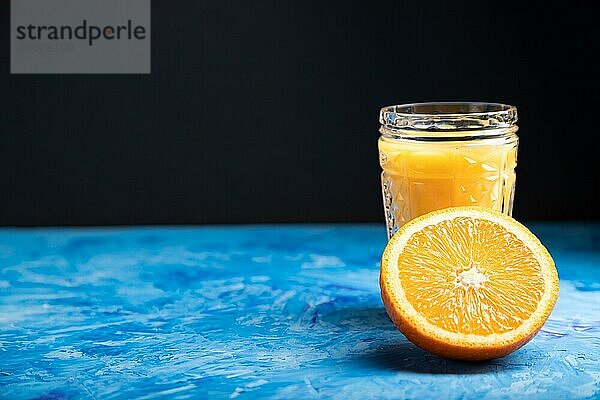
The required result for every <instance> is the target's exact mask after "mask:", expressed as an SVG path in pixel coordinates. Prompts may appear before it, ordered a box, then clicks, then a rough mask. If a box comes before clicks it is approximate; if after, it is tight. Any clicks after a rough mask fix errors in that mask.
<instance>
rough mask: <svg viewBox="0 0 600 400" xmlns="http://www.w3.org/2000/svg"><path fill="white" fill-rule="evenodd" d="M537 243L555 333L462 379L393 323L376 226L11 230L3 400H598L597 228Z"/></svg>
mask: <svg viewBox="0 0 600 400" xmlns="http://www.w3.org/2000/svg"><path fill="white" fill-rule="evenodd" d="M533 230H534V232H535V233H537V234H538V235H539V236H540V238H541V239H542V241H543V242H544V243H545V244H546V245H547V247H548V248H549V250H550V251H551V253H552V254H553V256H554V258H555V260H556V264H557V267H558V269H559V274H560V278H561V293H560V297H559V301H558V304H557V306H556V308H555V310H554V312H553V314H552V316H551V318H550V320H549V321H548V323H547V324H546V325H545V326H544V328H543V330H542V331H541V332H540V333H539V334H538V335H537V336H536V337H535V339H534V340H533V341H532V342H530V343H529V344H528V345H527V346H525V347H524V348H522V349H521V350H519V351H517V352H516V353H514V354H512V355H510V356H508V357H505V358H503V359H500V360H494V361H490V362H486V363H461V362H455V361H448V360H444V359H440V358H437V357H435V356H433V355H430V354H428V353H426V352H424V351H422V350H420V349H418V348H416V347H415V346H413V345H412V344H411V343H409V342H407V340H406V339H405V338H404V337H403V336H402V335H401V334H400V333H399V332H398V331H397V330H396V329H395V327H394V326H393V325H392V323H391V322H390V321H389V319H388V318H387V315H386V313H385V311H384V309H383V306H382V303H381V300H380V298H379V287H378V282H377V280H378V262H379V257H380V254H381V251H382V249H383V247H384V245H385V232H384V229H383V227H381V226H373V225H362V226H361V225H353V226H330V225H323V226H260V227H252V226H248V227H202V228H142V229H140V228H131V229H44V230H16V229H15V230H13V229H3V230H0V398H6V399H31V398H39V399H70V398H90V399H94V398H97V399H112V398H127V399H133V398H137V399H154V398H174V399H185V398H205V397H210V398H241V399H243V398H255V397H261V398H264V397H270V398H282V399H283V398H285V399H288V398H312V397H315V398H317V397H331V398H341V399H369V398H373V399H381V398H403V397H406V398H440V399H458V398H480V397H486V398H490V399H502V398H514V397H517V395H518V396H519V397H526V398H539V399H549V398H552V399H556V398H597V397H599V396H600V366H599V358H600V339H599V336H600V226H598V225H534V226H533Z"/></svg>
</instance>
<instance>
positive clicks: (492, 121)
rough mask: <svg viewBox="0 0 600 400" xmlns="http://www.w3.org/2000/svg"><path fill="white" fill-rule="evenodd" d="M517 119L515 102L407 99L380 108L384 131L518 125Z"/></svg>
mask: <svg viewBox="0 0 600 400" xmlns="http://www.w3.org/2000/svg"><path fill="white" fill-rule="evenodd" d="M517 120H518V115H517V108H516V107H515V106H511V105H509V104H504V103H490V102H470V101H443V102H424V103H408V104H400V105H393V106H387V107H383V108H382V109H381V110H380V112H379V122H380V123H381V129H382V133H384V132H383V131H388V132H389V133H395V132H400V131H405V132H410V131H421V132H423V131H425V132H427V131H429V132H432V131H433V132H448V131H473V130H497V129H506V128H510V127H514V128H515V129H516V125H515V124H516V122H517Z"/></svg>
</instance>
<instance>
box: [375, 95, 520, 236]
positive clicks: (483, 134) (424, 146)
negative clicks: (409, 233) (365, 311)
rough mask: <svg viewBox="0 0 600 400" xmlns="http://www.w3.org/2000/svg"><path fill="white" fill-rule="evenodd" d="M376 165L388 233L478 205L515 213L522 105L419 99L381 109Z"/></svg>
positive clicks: (389, 234)
mask: <svg viewBox="0 0 600 400" xmlns="http://www.w3.org/2000/svg"><path fill="white" fill-rule="evenodd" d="M379 121H380V123H381V128H380V129H379V132H380V133H381V137H380V138H379V163H380V165H381V168H382V169H383V173H382V174H381V184H382V192H383V205H384V210H385V220H386V225H387V233H388V238H391V237H392V235H393V234H394V233H395V232H396V231H397V230H398V228H400V227H401V226H402V225H404V224H405V223H406V222H408V221H409V220H411V219H413V218H415V217H418V216H420V215H423V214H425V213H428V212H430V211H433V210H438V209H442V208H446V207H454V206H471V205H478V206H483V207H489V208H492V209H494V210H498V211H501V212H503V213H505V214H508V215H511V214H512V208H513V199H514V194H515V179H516V175H515V167H516V165H517V146H518V142H519V139H518V137H517V134H516V132H517V129H518V127H517V126H516V125H515V123H516V122H517V109H516V108H515V107H513V106H509V105H506V104H498V103H463V102H456V103H455V102H441V103H415V104H405V105H398V106H390V107H385V108H383V109H381V112H380V115H379Z"/></svg>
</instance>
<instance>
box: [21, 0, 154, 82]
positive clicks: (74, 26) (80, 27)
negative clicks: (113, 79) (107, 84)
mask: <svg viewBox="0 0 600 400" xmlns="http://www.w3.org/2000/svg"><path fill="white" fill-rule="evenodd" d="M10 42H11V73H13V74H20V73H21V74H22V73H31V74H35V73H140V74H148V73H150V0H11V40H10Z"/></svg>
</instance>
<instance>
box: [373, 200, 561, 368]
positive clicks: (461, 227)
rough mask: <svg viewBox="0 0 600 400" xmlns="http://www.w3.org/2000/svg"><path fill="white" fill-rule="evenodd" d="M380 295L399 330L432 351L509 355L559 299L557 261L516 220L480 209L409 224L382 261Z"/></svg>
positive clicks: (449, 211) (468, 356)
mask: <svg viewBox="0 0 600 400" xmlns="http://www.w3.org/2000/svg"><path fill="white" fill-rule="evenodd" d="M380 286H381V296H382V299H383V302H384V304H385V308H386V310H387V312H388V314H389V316H390V318H391V319H392V321H393V322H394V323H395V324H396V326H397V327H398V329H399V330H400V331H401V332H402V333H403V334H404V335H405V336H406V337H407V338H408V339H409V340H410V341H412V342H413V343H414V344H416V345H417V346H419V347H421V348H423V349H425V350H428V351H430V352H431V353H434V354H437V355H440V356H443V357H448V358H454V359H461V360H486V359H492V358H498V357H502V356H505V355H507V354H509V353H511V352H513V351H515V350H517V349H518V348H519V347H521V346H523V345H524V344H525V343H527V342H528V341H529V340H531V338H533V336H534V335H535V334H536V333H537V332H538V331H539V329H540V328H541V327H542V325H543V324H544V322H545V321H546V319H547V318H548V316H549V315H550V312H551V311H552V309H553V307H554V304H555V303H556V299H557V297H558V288H559V286H558V274H557V272H556V268H555V267H554V261H553V260H552V257H551V256H550V254H549V253H548V251H547V250H546V248H545V247H544V246H543V245H542V244H541V243H540V241H539V240H538V239H537V238H536V237H535V235H534V234H533V233H531V232H530V231H529V230H528V229H527V228H526V227H525V226H523V225H521V224H520V223H519V222H517V221H516V220H514V219H513V218H511V217H509V216H507V215H505V214H502V213H500V212H497V211H492V210H490V209H487V208H483V207H454V208H446V209H443V210H439V211H434V212H431V213H429V214H425V215H423V216H421V217H418V218H415V219H413V220H412V221H410V222H408V223H407V224H406V225H404V226H403V227H402V228H400V230H399V231H398V232H397V233H396V234H395V235H394V236H393V237H392V239H391V240H390V241H389V243H388V245H387V247H386V249H385V252H384V253H383V257H382V260H381V275H380Z"/></svg>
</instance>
